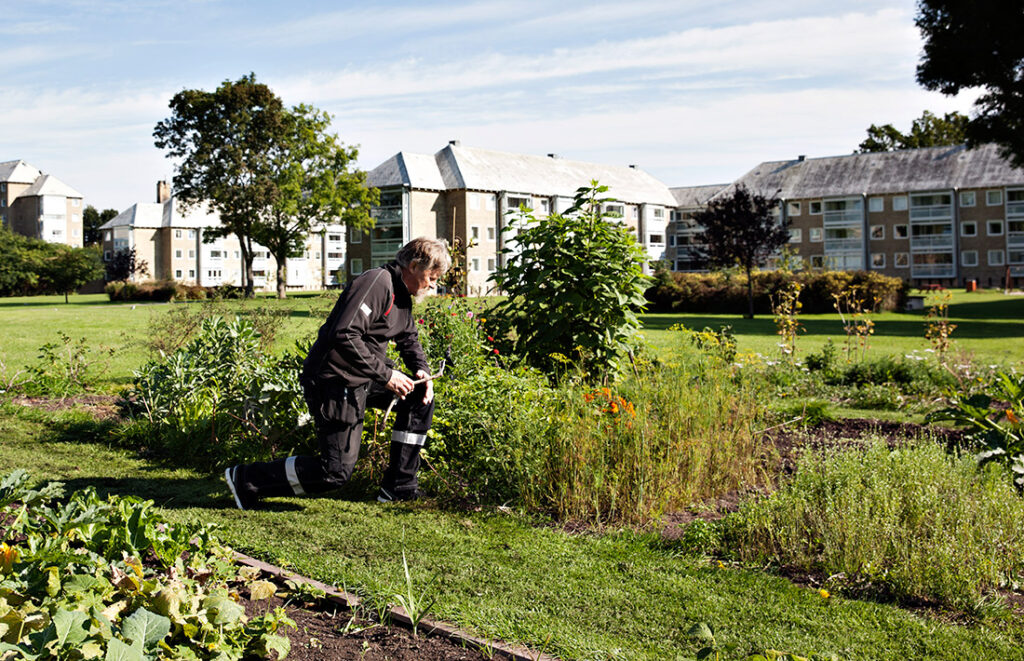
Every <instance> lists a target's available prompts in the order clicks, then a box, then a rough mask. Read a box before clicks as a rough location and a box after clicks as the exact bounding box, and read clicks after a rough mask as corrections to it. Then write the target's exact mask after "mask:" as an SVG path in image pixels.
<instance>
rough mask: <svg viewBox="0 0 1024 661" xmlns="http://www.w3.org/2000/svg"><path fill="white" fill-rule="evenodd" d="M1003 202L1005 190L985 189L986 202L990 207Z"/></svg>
mask: <svg viewBox="0 0 1024 661" xmlns="http://www.w3.org/2000/svg"><path fill="white" fill-rule="evenodd" d="M1002 203H1003V191H1001V190H987V191H985V204H986V205H987V206H990V207H997V206H999V205H1000V204H1002Z"/></svg>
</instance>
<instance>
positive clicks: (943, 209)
mask: <svg viewBox="0 0 1024 661" xmlns="http://www.w3.org/2000/svg"><path fill="white" fill-rule="evenodd" d="M952 218H953V210H952V207H950V205H948V204H933V205H929V206H920V207H910V222H912V223H913V222H915V221H922V222H926V221H933V220H950V219H952Z"/></svg>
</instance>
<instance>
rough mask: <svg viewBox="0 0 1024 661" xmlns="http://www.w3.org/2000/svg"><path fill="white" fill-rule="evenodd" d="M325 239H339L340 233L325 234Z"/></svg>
mask: <svg viewBox="0 0 1024 661" xmlns="http://www.w3.org/2000/svg"><path fill="white" fill-rule="evenodd" d="M327 240H328V241H341V235H340V234H328V235H327Z"/></svg>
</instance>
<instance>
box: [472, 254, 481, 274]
mask: <svg viewBox="0 0 1024 661" xmlns="http://www.w3.org/2000/svg"><path fill="white" fill-rule="evenodd" d="M470 263H471V264H472V265H473V273H478V272H479V271H480V258H479V257H474V258H473V259H472V260H471V262H470Z"/></svg>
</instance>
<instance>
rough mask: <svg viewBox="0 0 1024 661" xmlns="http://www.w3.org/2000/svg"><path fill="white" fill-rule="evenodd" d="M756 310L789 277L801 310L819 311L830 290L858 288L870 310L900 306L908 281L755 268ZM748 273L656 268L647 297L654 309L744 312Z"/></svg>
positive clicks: (824, 309)
mask: <svg viewBox="0 0 1024 661" xmlns="http://www.w3.org/2000/svg"><path fill="white" fill-rule="evenodd" d="M753 281H754V310H755V312H757V313H758V314H770V313H771V310H772V303H771V300H772V296H776V295H777V294H778V293H779V292H780V291H784V290H787V289H789V288H790V287H791V283H793V282H797V283H799V284H800V285H801V291H800V303H801V306H802V307H801V312H802V313H803V314H821V313H828V312H833V311H834V310H835V307H834V304H835V299H834V298H833V296H834V295H836V294H840V293H841V292H844V291H848V290H850V289H852V288H856V289H857V290H858V291H860V293H861V297H862V298H863V299H864V305H865V306H866V307H867V309H869V310H874V311H880V310H898V309H902V306H903V303H904V301H905V297H906V291H905V290H906V284H905V283H904V282H903V281H902V280H900V279H898V278H891V277H888V276H884V275H881V274H879V273H875V272H872V271H802V272H799V273H789V272H786V271H758V272H755V273H754V274H753ZM746 285H747V279H746V276H743V275H733V274H727V273H723V272H716V273H679V272H660V273H658V274H656V277H655V284H654V286H653V287H651V288H650V289H648V290H647V293H646V296H647V299H648V300H649V301H650V302H651V307H652V309H653V310H654V311H657V312H701V313H720V314H730V313H736V314H739V313H744V312H746V309H747V298H746V296H747V292H746Z"/></svg>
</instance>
